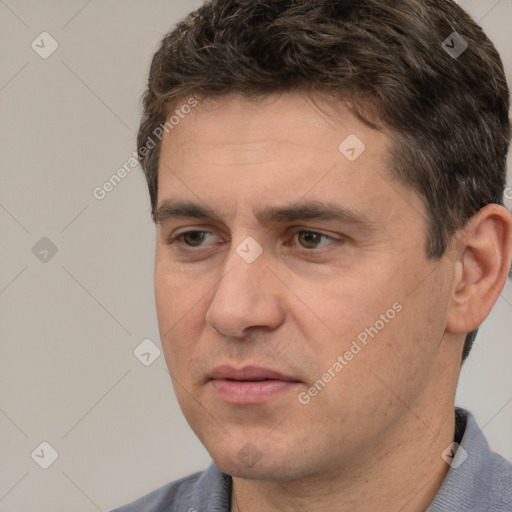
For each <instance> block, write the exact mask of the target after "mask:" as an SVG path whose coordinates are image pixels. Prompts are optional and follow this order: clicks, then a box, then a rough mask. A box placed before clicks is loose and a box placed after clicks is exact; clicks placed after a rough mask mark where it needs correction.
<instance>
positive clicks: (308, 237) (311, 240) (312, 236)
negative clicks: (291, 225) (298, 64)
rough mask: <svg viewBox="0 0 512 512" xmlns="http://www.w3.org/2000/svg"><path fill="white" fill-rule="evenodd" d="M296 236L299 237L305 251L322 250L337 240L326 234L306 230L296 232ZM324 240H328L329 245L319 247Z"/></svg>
mask: <svg viewBox="0 0 512 512" xmlns="http://www.w3.org/2000/svg"><path fill="white" fill-rule="evenodd" d="M295 236H296V237H297V240H298V242H299V244H300V245H301V246H302V248H304V249H322V248H323V247H325V246H326V245H330V244H331V243H332V242H335V241H336V239H334V238H333V237H331V236H329V235H326V234H324V233H317V232H316V231H307V230H304V229H302V230H297V231H296V232H295ZM322 240H327V241H329V243H324V244H323V245H321V246H320V247H318V246H319V244H321V243H322Z"/></svg>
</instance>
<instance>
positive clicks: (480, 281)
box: [446, 204, 512, 333]
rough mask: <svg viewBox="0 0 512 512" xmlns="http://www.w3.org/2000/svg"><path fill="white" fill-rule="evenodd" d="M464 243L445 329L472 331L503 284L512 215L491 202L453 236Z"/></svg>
mask: <svg viewBox="0 0 512 512" xmlns="http://www.w3.org/2000/svg"><path fill="white" fill-rule="evenodd" d="M457 242H458V243H461V242H462V243H463V245H464V247H465V248H464V250H462V251H460V252H459V255H458V257H457V260H456V261H455V268H454V285H453V292H452V300H451V304H450V310H449V314H448V319H447V327H446V329H447V331H448V332H453V333H467V332H471V331H473V330H474V329H476V328H477V327H479V326H480V324H481V323H482V322H483V321H484V320H485V318H486V317H487V315H488V314H489V313H490V311H491V309H492V307H493V306H494V304H495V302H496V300H497V299H498V297H499V294H500V293H501V291H502V290H503V287H504V286H505V282H506V280H507V277H508V273H509V269H510V259H511V253H512V217H511V215H510V212H509V211H508V210H507V209H506V208H504V207H503V206H500V205H497V204H490V205H487V206H485V207H484V208H482V209H481V210H480V211H479V212H478V213H476V214H475V215H474V216H473V217H472V219H471V220H470V222H469V224H468V226H467V227H466V228H465V229H464V230H463V231H461V232H460V233H458V234H457V236H456V237H454V243H457Z"/></svg>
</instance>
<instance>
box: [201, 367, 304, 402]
mask: <svg viewBox="0 0 512 512" xmlns="http://www.w3.org/2000/svg"><path fill="white" fill-rule="evenodd" d="M210 383H211V385H212V386H213V388H214V390H215V391H216V393H217V394H218V395H219V396H220V398H221V399H222V400H224V401H225V402H228V403H230V404H238V405H249V404H261V403H264V402H267V401H268V400H270V399H272V398H275V397H277V396H278V395H281V394H283V393H285V392H288V391H290V390H291V389H292V388H294V387H296V386H297V385H298V384H300V383H301V382H300V381H299V380H297V379H295V378H293V377H291V376H288V375H285V374H283V373H280V372H278V371H275V370H272V369H270V368H263V367H258V366H244V367H243V368H234V367H232V366H227V365H222V366H217V367H216V368H215V369H214V370H213V371H212V373H211V377H210Z"/></svg>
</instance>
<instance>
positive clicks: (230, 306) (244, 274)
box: [206, 250, 285, 339]
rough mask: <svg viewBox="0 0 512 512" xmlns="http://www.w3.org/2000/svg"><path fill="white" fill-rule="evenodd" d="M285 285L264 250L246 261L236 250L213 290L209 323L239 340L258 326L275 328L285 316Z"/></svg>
mask: <svg viewBox="0 0 512 512" xmlns="http://www.w3.org/2000/svg"><path fill="white" fill-rule="evenodd" d="M282 287H283V284H282V283H281V282H280V281H279V279H277V277H276V276H275V274H274V273H273V272H272V271H271V270H270V268H269V267H268V262H267V261H266V258H265V256H264V253H263V254H262V255H260V256H259V257H258V258H257V259H256V260H255V261H253V262H252V263H247V262H246V261H244V260H243V259H242V258H241V257H240V256H239V255H238V253H237V252H236V251H235V250H233V251H231V252H230V254H229V257H228V259H227V260H226V265H225V266H223V276H222V277H221V278H220V281H219V282H218V283H217V285H216V287H215V289H214V294H213V297H212V300H211V302H210V305H209V307H208V310H207V312H206V323H207V325H209V326H210V327H211V328H212V329H214V330H215V331H217V332H218V333H219V334H221V335H223V336H226V337H230V338H239V339H243V338H244V337H246V336H247V333H248V331H251V330H254V329H256V328H261V329H265V330H267V329H269V330H270V329H276V328H277V327H279V325H281V323H282V322H283V320H284V316H285V315H284V310H283V305H282V302H281V301H280V294H282V293H283V290H282Z"/></svg>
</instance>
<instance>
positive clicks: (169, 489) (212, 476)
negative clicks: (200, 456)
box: [111, 464, 231, 512]
mask: <svg viewBox="0 0 512 512" xmlns="http://www.w3.org/2000/svg"><path fill="white" fill-rule="evenodd" d="M230 494H231V477H229V475H226V474H224V473H222V472H221V471H220V470H219V469H218V468H217V467H216V466H215V465H214V464H211V465H210V467H209V468H208V469H207V470H205V471H201V472H198V473H194V474H192V475H189V476H186V477H183V478H180V479H179V480H175V481H173V482H170V483H168V484H165V485H163V486H162V487H159V488H158V489H156V490H154V491H152V492H150V493H149V494H146V495H145V496H143V497H142V498H139V499H137V500H135V501H133V502H131V503H128V504H127V505H124V506H122V507H119V508H116V509H114V510H112V511H111V512H142V511H143V512H202V511H203V510H212V511H213V510H215V511H217V510H218V511H219V512H223V511H224V510H229V508H227V507H228V505H229V502H230ZM205 507H208V508H205Z"/></svg>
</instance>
